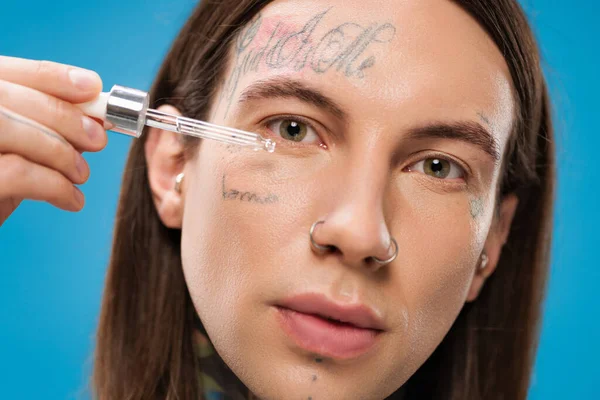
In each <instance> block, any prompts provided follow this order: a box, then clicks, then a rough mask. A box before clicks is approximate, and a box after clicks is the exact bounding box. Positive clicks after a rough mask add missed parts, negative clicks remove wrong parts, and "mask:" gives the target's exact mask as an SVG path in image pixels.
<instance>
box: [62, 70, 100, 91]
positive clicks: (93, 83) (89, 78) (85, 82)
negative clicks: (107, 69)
mask: <svg viewBox="0 0 600 400" xmlns="http://www.w3.org/2000/svg"><path fill="white" fill-rule="evenodd" d="M69 78H70V79H71V82H72V83H73V85H74V86H75V87H76V88H77V89H79V90H83V91H86V92H87V91H90V90H94V89H96V88H98V87H99V86H100V85H99V80H100V77H99V76H98V74H97V73H95V72H94V71H89V70H85V69H79V68H73V69H71V70H70V71H69Z"/></svg>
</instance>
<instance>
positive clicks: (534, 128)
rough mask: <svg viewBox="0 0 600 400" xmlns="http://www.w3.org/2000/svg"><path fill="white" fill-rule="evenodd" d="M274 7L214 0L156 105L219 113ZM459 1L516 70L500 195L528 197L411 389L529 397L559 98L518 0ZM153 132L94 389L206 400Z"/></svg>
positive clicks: (127, 216)
mask: <svg viewBox="0 0 600 400" xmlns="http://www.w3.org/2000/svg"><path fill="white" fill-rule="evenodd" d="M269 3H270V1H269V0H220V1H211V0H204V1H202V2H201V3H200V4H199V5H198V6H197V8H196V10H195V11H194V12H193V14H192V15H191V17H190V18H189V20H188V21H187V23H186V24H185V26H184V27H183V28H182V30H181V32H180V33H179V35H178V37H177V38H176V40H175V41H174V43H173V45H172V48H171V50H170V51H169V53H168V54H167V56H166V58H165V60H164V63H163V65H162V67H161V69H160V71H159V73H158V75H157V77H156V80H155V82H154V85H153V87H152V89H151V93H150V94H151V101H152V104H153V106H154V107H158V106H160V105H161V104H166V103H168V104H172V105H174V106H176V107H177V108H179V109H180V110H181V112H182V113H183V114H184V115H187V116H190V117H194V118H200V119H205V118H207V117H208V113H209V109H210V107H211V105H212V100H213V98H214V96H215V93H216V92H217V90H218V88H219V85H220V84H221V82H222V80H223V78H224V76H223V74H224V72H225V70H226V67H227V62H228V54H229V50H230V48H231V45H232V43H233V41H234V40H235V38H236V35H237V33H238V32H239V31H240V29H241V28H243V27H244V26H245V25H246V24H247V23H248V22H249V21H250V20H251V19H252V18H253V17H255V16H256V14H257V13H258V12H259V11H260V10H261V9H262V8H264V7H265V6H266V5H267V4H269ZM455 3H457V4H458V5H460V6H461V7H462V8H463V9H464V10H465V11H466V12H468V13H469V14H471V16H472V17H473V18H475V19H476V20H477V21H478V22H479V24H480V25H481V26H482V27H483V29H485V30H486V31H487V33H488V34H489V36H490V37H491V38H492V39H493V40H494V42H495V43H496V45H497V46H498V48H499V49H500V51H501V52H502V54H503V55H504V58H505V60H506V62H507V64H508V67H509V69H510V73H511V77H512V81H513V85H514V89H515V94H516V96H515V97H516V103H517V104H516V105H517V107H516V108H517V115H516V118H515V120H516V122H515V125H514V129H513V132H512V135H511V138H510V140H509V146H507V150H506V153H505V154H504V160H503V169H504V170H503V176H502V179H501V183H500V186H499V188H498V196H497V197H498V203H499V202H500V201H501V199H502V197H503V196H505V195H507V194H509V193H515V194H516V195H517V196H518V198H519V206H518V209H517V211H516V215H515V217H514V220H513V224H512V227H511V231H510V235H509V238H508V242H507V243H506V245H505V247H504V250H503V252H502V256H501V259H500V261H499V265H498V267H497V270H496V272H495V273H494V274H493V275H492V277H490V278H489V279H488V281H487V282H486V284H485V286H484V288H483V290H482V292H481V293H480V295H479V297H478V299H477V300H476V301H475V302H473V303H469V304H466V305H465V306H464V308H463V310H462V311H461V313H460V315H459V316H458V318H457V320H456V321H455V323H454V324H453V326H452V328H451V329H450V331H449V332H448V334H447V335H446V337H445V338H444V339H443V341H442V342H441V344H440V345H439V346H438V347H437V349H436V350H435V352H434V353H433V354H432V355H431V357H430V358H429V359H428V360H427V361H426V362H425V363H424V365H423V366H422V367H421V368H420V369H419V370H417V372H416V373H415V374H414V375H413V376H412V377H411V379H409V381H408V382H407V383H406V384H405V385H404V386H403V390H402V392H403V393H404V395H403V396H404V398H408V399H444V400H446V399H450V400H459V399H460V400H465V399H473V400H476V399H511V400H513V399H514V400H524V399H526V396H527V390H528V387H529V380H530V375H531V369H532V364H533V360H534V358H535V353H536V349H537V341H538V337H539V326H540V318H541V304H542V301H543V297H544V292H545V287H546V279H547V272H548V267H549V253H550V242H551V228H552V207H553V198H554V181H555V172H554V169H555V161H554V145H553V132H552V123H551V118H550V117H551V115H550V105H549V99H548V94H547V91H546V86H545V81H544V77H543V75H542V72H541V68H540V58H539V54H538V49H537V45H536V43H535V40H534V37H533V35H532V32H531V30H530V28H529V25H528V23H527V20H526V18H525V16H524V14H523V11H522V10H521V8H520V7H519V5H518V4H517V2H516V0H460V1H459V0H456V1H455ZM145 137H146V136H145V135H144V136H142V138H141V139H140V140H135V141H133V144H132V146H131V150H130V153H129V157H128V160H127V164H126V168H125V173H124V177H123V186H122V192H121V197H120V200H119V208H118V212H117V220H116V227H115V231H114V241H113V249H112V257H111V260H110V266H109V269H108V275H107V279H106V286H105V292H104V296H103V302H102V310H101V314H100V322H99V328H98V333H97V345H96V351H95V360H94V372H93V391H94V393H95V396H97V397H98V398H99V399H102V400H105V399H144V400H148V399H156V400H158V399H179V400H196V399H199V398H201V397H200V396H201V388H200V387H199V379H198V368H199V367H200V366H199V365H198V361H197V359H196V357H195V353H194V348H193V346H194V345H193V342H192V334H193V331H194V328H195V323H196V322H197V321H196V318H197V316H196V313H195V310H194V306H193V304H192V300H191V298H190V295H189V292H188V289H187V286H186V283H185V280H184V276H183V271H182V266H181V258H180V237H181V232H180V231H178V230H170V229H168V228H166V227H165V226H164V225H163V224H162V223H161V221H160V219H159V217H158V214H157V213H156V210H155V208H154V204H153V200H152V195H151V192H150V185H149V182H148V177H147V170H146V159H145V155H144V143H145V139H144V138H145ZM196 144H197V142H196V141H194V140H191V141H188V143H187V147H188V148H192V149H193V147H194V146H195V145H196ZM394 397H395V396H394V395H392V396H391V398H394Z"/></svg>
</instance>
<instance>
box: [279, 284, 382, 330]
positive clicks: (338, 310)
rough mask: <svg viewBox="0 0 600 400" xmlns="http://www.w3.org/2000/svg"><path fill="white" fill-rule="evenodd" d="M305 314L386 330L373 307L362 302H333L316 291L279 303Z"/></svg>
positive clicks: (366, 327) (360, 326) (361, 326)
mask: <svg viewBox="0 0 600 400" xmlns="http://www.w3.org/2000/svg"><path fill="white" fill-rule="evenodd" d="M278 305H279V306H281V307H284V308H288V309H290V310H294V311H297V312H301V313H304V314H314V315H318V316H320V317H324V318H329V319H334V320H337V321H341V322H345V323H348V324H352V325H355V326H357V327H359V328H365V329H375V330H384V329H385V325H384V323H383V320H382V319H381V318H380V317H379V316H378V315H377V313H376V312H375V311H373V309H372V308H370V307H368V306H366V305H364V304H362V303H353V304H340V303H336V302H333V301H331V300H329V299H327V297H326V296H325V295H322V294H316V293H306V294H300V295H296V296H292V297H288V298H287V299H285V300H283V301H282V302H280V303H279V304H278Z"/></svg>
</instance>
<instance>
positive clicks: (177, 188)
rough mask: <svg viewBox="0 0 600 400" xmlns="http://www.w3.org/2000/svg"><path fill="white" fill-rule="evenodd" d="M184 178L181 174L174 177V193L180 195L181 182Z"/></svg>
mask: <svg viewBox="0 0 600 400" xmlns="http://www.w3.org/2000/svg"><path fill="white" fill-rule="evenodd" d="M184 177H185V174H184V173H183V172H182V173H180V174H179V175H177V177H175V187H174V189H175V191H176V192H177V193H181V182H183V178H184Z"/></svg>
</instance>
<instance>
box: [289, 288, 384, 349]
mask: <svg viewBox="0 0 600 400" xmlns="http://www.w3.org/2000/svg"><path fill="white" fill-rule="evenodd" d="M277 310H278V315H279V317H280V318H278V319H279V322H280V324H281V326H282V328H283V330H284V332H286V333H287V334H288V335H289V336H290V337H291V338H292V339H293V340H294V341H295V342H296V344H297V345H299V346H300V347H302V348H304V349H305V350H307V351H311V352H315V353H317V354H320V355H323V356H326V357H331V358H338V359H349V358H354V357H358V356H359V355H361V354H364V353H366V352H367V351H368V350H369V349H370V348H371V347H373V345H374V344H375V343H376V341H377V336H378V334H379V333H381V332H382V331H383V330H384V324H383V322H382V321H381V319H380V318H378V317H377V316H376V314H375V313H374V312H373V311H372V310H371V309H369V308H368V307H366V306H365V305H362V304H354V305H342V304H336V303H333V302H331V301H329V300H327V299H326V297H325V296H323V295H318V294H304V295H299V296H294V297H291V298H288V299H286V300H284V301H283V302H281V303H279V304H278V305H277Z"/></svg>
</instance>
